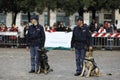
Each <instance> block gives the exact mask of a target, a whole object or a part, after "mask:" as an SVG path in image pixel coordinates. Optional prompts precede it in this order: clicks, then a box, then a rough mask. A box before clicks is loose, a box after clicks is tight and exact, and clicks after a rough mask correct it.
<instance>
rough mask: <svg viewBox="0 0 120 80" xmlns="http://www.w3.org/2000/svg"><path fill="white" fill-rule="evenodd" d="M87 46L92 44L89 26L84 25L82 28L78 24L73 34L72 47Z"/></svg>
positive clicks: (82, 47)
mask: <svg viewBox="0 0 120 80" xmlns="http://www.w3.org/2000/svg"><path fill="white" fill-rule="evenodd" d="M87 46H92V37H91V34H90V31H89V28H88V27H87V26H86V25H83V26H82V27H81V28H80V27H79V26H76V27H75V28H74V30H73V34H72V40H71V48H73V47H74V48H76V49H85V48H86V47H87Z"/></svg>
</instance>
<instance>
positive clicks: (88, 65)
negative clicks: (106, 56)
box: [80, 50, 100, 77]
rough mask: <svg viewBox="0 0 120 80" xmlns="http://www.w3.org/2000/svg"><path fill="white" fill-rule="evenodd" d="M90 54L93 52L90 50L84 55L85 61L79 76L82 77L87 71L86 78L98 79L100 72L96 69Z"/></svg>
mask: <svg viewBox="0 0 120 80" xmlns="http://www.w3.org/2000/svg"><path fill="white" fill-rule="evenodd" d="M92 52H93V51H92V50H89V51H88V52H87V53H86V56H85V60H84V61H83V69H82V73H81V75H80V76H81V77H83V76H84V74H85V70H86V69H87V70H88V71H87V75H86V77H90V76H96V77H99V76H100V71H99V68H98V67H97V65H96V63H95V60H94V58H93V55H92Z"/></svg>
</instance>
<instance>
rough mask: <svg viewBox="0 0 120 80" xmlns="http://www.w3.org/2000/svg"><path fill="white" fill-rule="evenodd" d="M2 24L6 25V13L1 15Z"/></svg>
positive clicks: (0, 21)
mask: <svg viewBox="0 0 120 80" xmlns="http://www.w3.org/2000/svg"><path fill="white" fill-rule="evenodd" d="M0 23H3V24H6V15H5V14H4V13H0Z"/></svg>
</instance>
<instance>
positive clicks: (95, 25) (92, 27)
mask: <svg viewBox="0 0 120 80" xmlns="http://www.w3.org/2000/svg"><path fill="white" fill-rule="evenodd" d="M98 30H99V25H98V23H97V22H96V20H95V19H93V21H92V23H91V24H90V31H91V32H92V33H94V32H98Z"/></svg>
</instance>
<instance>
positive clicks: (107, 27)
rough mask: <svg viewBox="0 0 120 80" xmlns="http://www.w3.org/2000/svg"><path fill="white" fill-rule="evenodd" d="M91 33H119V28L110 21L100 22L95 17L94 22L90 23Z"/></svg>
mask: <svg viewBox="0 0 120 80" xmlns="http://www.w3.org/2000/svg"><path fill="white" fill-rule="evenodd" d="M89 28H90V31H91V33H95V32H98V33H117V28H116V26H115V25H114V24H112V23H110V22H107V21H106V22H105V23H104V24H99V23H97V22H96V20H95V19H93V21H92V23H91V24H90V25H89Z"/></svg>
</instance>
